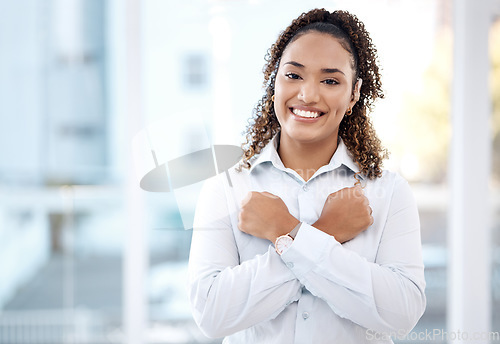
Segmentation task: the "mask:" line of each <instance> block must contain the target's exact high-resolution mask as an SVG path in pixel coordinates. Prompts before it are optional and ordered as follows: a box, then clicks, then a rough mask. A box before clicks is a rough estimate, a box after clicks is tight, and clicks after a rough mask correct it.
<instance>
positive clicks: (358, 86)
mask: <svg viewBox="0 0 500 344" xmlns="http://www.w3.org/2000/svg"><path fill="white" fill-rule="evenodd" d="M361 85H363V79H360V78H358V79H357V80H356V84H355V85H354V91H353V92H352V98H351V102H353V104H352V105H353V106H354V104H356V102H357V101H358V100H359V96H360V94H361Z"/></svg>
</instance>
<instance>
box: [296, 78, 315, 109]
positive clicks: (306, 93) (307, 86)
mask: <svg viewBox="0 0 500 344" xmlns="http://www.w3.org/2000/svg"><path fill="white" fill-rule="evenodd" d="M298 98H299V100H302V101H303V102H304V103H306V104H309V103H317V102H319V98H320V94H319V87H318V85H317V84H316V83H314V82H310V81H307V82H304V83H303V84H302V85H301V87H300V91H299V96H298Z"/></svg>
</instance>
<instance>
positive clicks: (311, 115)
mask: <svg viewBox="0 0 500 344" xmlns="http://www.w3.org/2000/svg"><path fill="white" fill-rule="evenodd" d="M293 114H294V115H296V116H300V117H307V118H316V117H319V115H320V114H321V113H320V112H312V111H303V110H298V109H293Z"/></svg>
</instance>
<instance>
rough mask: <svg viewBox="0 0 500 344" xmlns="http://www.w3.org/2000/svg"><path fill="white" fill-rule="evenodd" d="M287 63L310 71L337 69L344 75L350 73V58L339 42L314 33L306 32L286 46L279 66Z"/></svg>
mask: <svg viewBox="0 0 500 344" xmlns="http://www.w3.org/2000/svg"><path fill="white" fill-rule="evenodd" d="M288 61H295V62H299V63H301V64H303V65H304V66H305V67H306V68H310V69H322V68H339V69H341V70H342V71H344V73H345V72H348V71H351V72H352V56H351V54H350V53H349V52H348V51H347V50H345V49H344V48H343V47H342V44H340V41H339V40H338V39H337V38H335V37H333V36H332V35H330V34H327V33H320V32H316V31H311V32H307V33H305V34H303V35H301V36H300V37H299V38H297V39H296V40H295V41H293V42H292V43H290V44H288V46H287V47H286V48H285V51H284V52H283V55H282V57H281V61H280V65H282V64H283V63H285V62H288Z"/></svg>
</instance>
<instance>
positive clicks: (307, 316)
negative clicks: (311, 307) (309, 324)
mask: <svg viewBox="0 0 500 344" xmlns="http://www.w3.org/2000/svg"><path fill="white" fill-rule="evenodd" d="M302 318H304V320H306V319H307V318H309V313H308V312H304V313H302Z"/></svg>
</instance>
